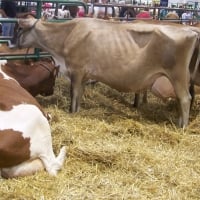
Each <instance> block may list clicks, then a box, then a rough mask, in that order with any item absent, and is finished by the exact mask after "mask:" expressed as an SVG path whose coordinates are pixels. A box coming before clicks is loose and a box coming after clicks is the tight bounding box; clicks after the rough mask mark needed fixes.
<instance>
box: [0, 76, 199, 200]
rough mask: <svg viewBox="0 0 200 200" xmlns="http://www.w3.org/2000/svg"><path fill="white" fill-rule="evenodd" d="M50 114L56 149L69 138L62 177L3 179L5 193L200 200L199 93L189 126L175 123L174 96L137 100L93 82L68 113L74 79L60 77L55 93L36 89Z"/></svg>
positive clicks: (75, 199) (43, 198)
mask: <svg viewBox="0 0 200 200" xmlns="http://www.w3.org/2000/svg"><path fill="white" fill-rule="evenodd" d="M37 99H38V101H39V102H40V103H41V105H42V106H43V107H44V108H45V110H46V111H47V112H49V113H50V114H51V115H52V121H51V128H52V139H53V148H54V151H55V153H56V154H57V153H58V150H59V149H60V147H61V146H63V145H66V146H67V158H66V161H65V164H64V167H63V168H62V170H61V171H60V172H59V173H58V175H57V177H51V176H49V175H48V174H47V172H46V171H43V172H39V173H37V174H35V175H33V176H29V177H24V178H17V179H10V180H5V179H0V181H1V185H0V194H1V195H0V200H1V199H2V200H5V199H12V200H15V199H16V200H29V199H31V200H83V199H84V200H86V199H88V200H105V199H106V200H122V199H123V200H129V199H130V200H147V199H148V200H149V199H150V200H170V199H171V200H199V199H200V152H199V149H200V123H199V121H200V115H199V110H200V98H199V97H196V99H195V103H194V106H193V109H192V111H191V114H190V124H189V126H188V128H187V129H186V130H183V129H179V128H177V126H176V125H175V123H176V121H177V109H176V103H175V102H174V101H171V102H168V103H163V102H162V101H161V100H159V99H157V98H155V97H154V96H152V95H151V94H150V93H149V95H148V101H149V102H148V104H147V105H141V106H140V108H139V109H135V108H133V107H132V99H133V94H124V93H119V92H117V91H116V90H113V89H111V88H109V87H107V86H105V85H103V84H101V83H97V84H95V85H87V87H86V90H85V93H84V97H83V100H82V104H81V106H82V107H81V110H80V112H79V113H76V114H70V113H69V112H68V109H69V84H68V82H67V81H66V80H65V79H64V78H63V77H60V78H58V79H57V82H56V88H55V92H54V95H53V96H50V97H45V98H44V97H41V96H38V97H37Z"/></svg>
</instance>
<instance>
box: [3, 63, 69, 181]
mask: <svg viewBox="0 0 200 200" xmlns="http://www.w3.org/2000/svg"><path fill="white" fill-rule="evenodd" d="M3 64H5V62H4V61H2V60H1V61H0V66H1V67H0V171H1V176H2V177H4V178H13V177H19V176H27V175H31V174H33V173H35V172H37V171H39V170H42V169H44V168H45V169H46V170H47V172H48V173H49V174H51V175H54V176H55V175H56V174H57V171H58V170H60V169H61V167H62V165H63V163H64V159H65V154H66V150H65V147H62V148H61V150H60V153H59V155H58V156H57V157H55V155H54V152H53V149H52V138H51V130H50V126H49V123H48V120H47V119H46V117H45V115H44V113H43V111H42V109H41V107H40V105H39V104H38V102H37V101H36V100H35V98H34V97H32V96H31V95H30V94H29V93H28V92H27V91H26V90H25V89H24V88H22V87H21V86H20V85H19V83H18V82H17V81H16V80H15V79H13V78H11V77H9V76H8V75H7V74H6V73H5V72H4V71H3V69H2V65H3Z"/></svg>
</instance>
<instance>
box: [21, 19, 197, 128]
mask: <svg viewBox="0 0 200 200" xmlns="http://www.w3.org/2000/svg"><path fill="white" fill-rule="evenodd" d="M19 25H20V27H21V28H22V29H21V31H20V32H19V33H18V41H17V43H18V46H19V47H23V48H28V47H39V48H43V49H44V50H46V51H48V52H49V53H50V54H51V55H52V56H53V57H54V58H55V60H56V64H58V65H60V63H65V64H64V65H62V64H61V65H60V66H61V67H65V66H66V73H68V75H69V77H70V79H71V112H76V111H78V110H79V108H80V100H81V96H82V92H83V87H84V83H85V81H87V80H89V79H93V80H97V81H100V82H103V83H105V84H107V85H109V86H111V87H112V88H115V89H117V90H119V91H122V92H137V91H141V90H144V89H146V88H148V87H150V86H151V85H152V84H153V83H154V82H155V80H156V79H157V78H158V77H160V76H166V77H167V78H169V80H170V81H171V82H172V84H173V86H174V90H175V93H176V95H177V98H178V100H179V107H180V116H179V123H178V124H179V126H181V127H185V126H187V125H188V120H189V111H190V103H191V96H190V93H189V81H190V71H189V64H190V61H191V58H192V55H193V52H194V50H195V48H196V46H198V44H197V43H198V42H199V40H198V38H199V32H198V31H193V30H191V29H189V28H180V27H176V26H172V25H165V26H163V25H156V24H143V23H124V22H111V21H105V20H98V19H94V18H93V19H91V18H76V19H73V20H71V21H70V22H63V23H53V22H45V21H42V20H37V19H20V20H19ZM60 38H62V40H61V39H60ZM99 41H101V42H99ZM61 71H63V70H62V69H61Z"/></svg>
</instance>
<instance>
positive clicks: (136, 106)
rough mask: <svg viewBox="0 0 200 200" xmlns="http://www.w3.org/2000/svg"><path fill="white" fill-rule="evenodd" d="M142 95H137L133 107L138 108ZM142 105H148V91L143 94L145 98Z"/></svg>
mask: <svg viewBox="0 0 200 200" xmlns="http://www.w3.org/2000/svg"><path fill="white" fill-rule="evenodd" d="M140 96H141V95H140V93H135V98H134V102H133V107H135V108H138V107H139V105H140ZM141 103H142V104H143V103H144V104H146V103H147V90H146V91H145V92H143V97H142V102H141Z"/></svg>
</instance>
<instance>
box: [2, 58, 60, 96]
mask: <svg viewBox="0 0 200 200" xmlns="http://www.w3.org/2000/svg"><path fill="white" fill-rule="evenodd" d="M2 69H3V71H4V72H5V73H6V74H8V75H9V76H11V77H12V78H14V79H16V80H17V81H18V82H19V84H20V85H21V86H22V87H23V88H25V89H26V90H27V91H28V92H29V93H30V94H31V95H32V96H37V95H38V94H40V95H42V96H49V95H52V94H53V92H54V86H55V80H56V77H57V75H58V72H59V67H56V66H55V65H54V64H53V63H52V62H50V60H47V59H46V60H40V61H34V62H33V61H29V62H28V63H25V62H21V61H8V62H7V63H6V64H5V65H3V66H2Z"/></svg>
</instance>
